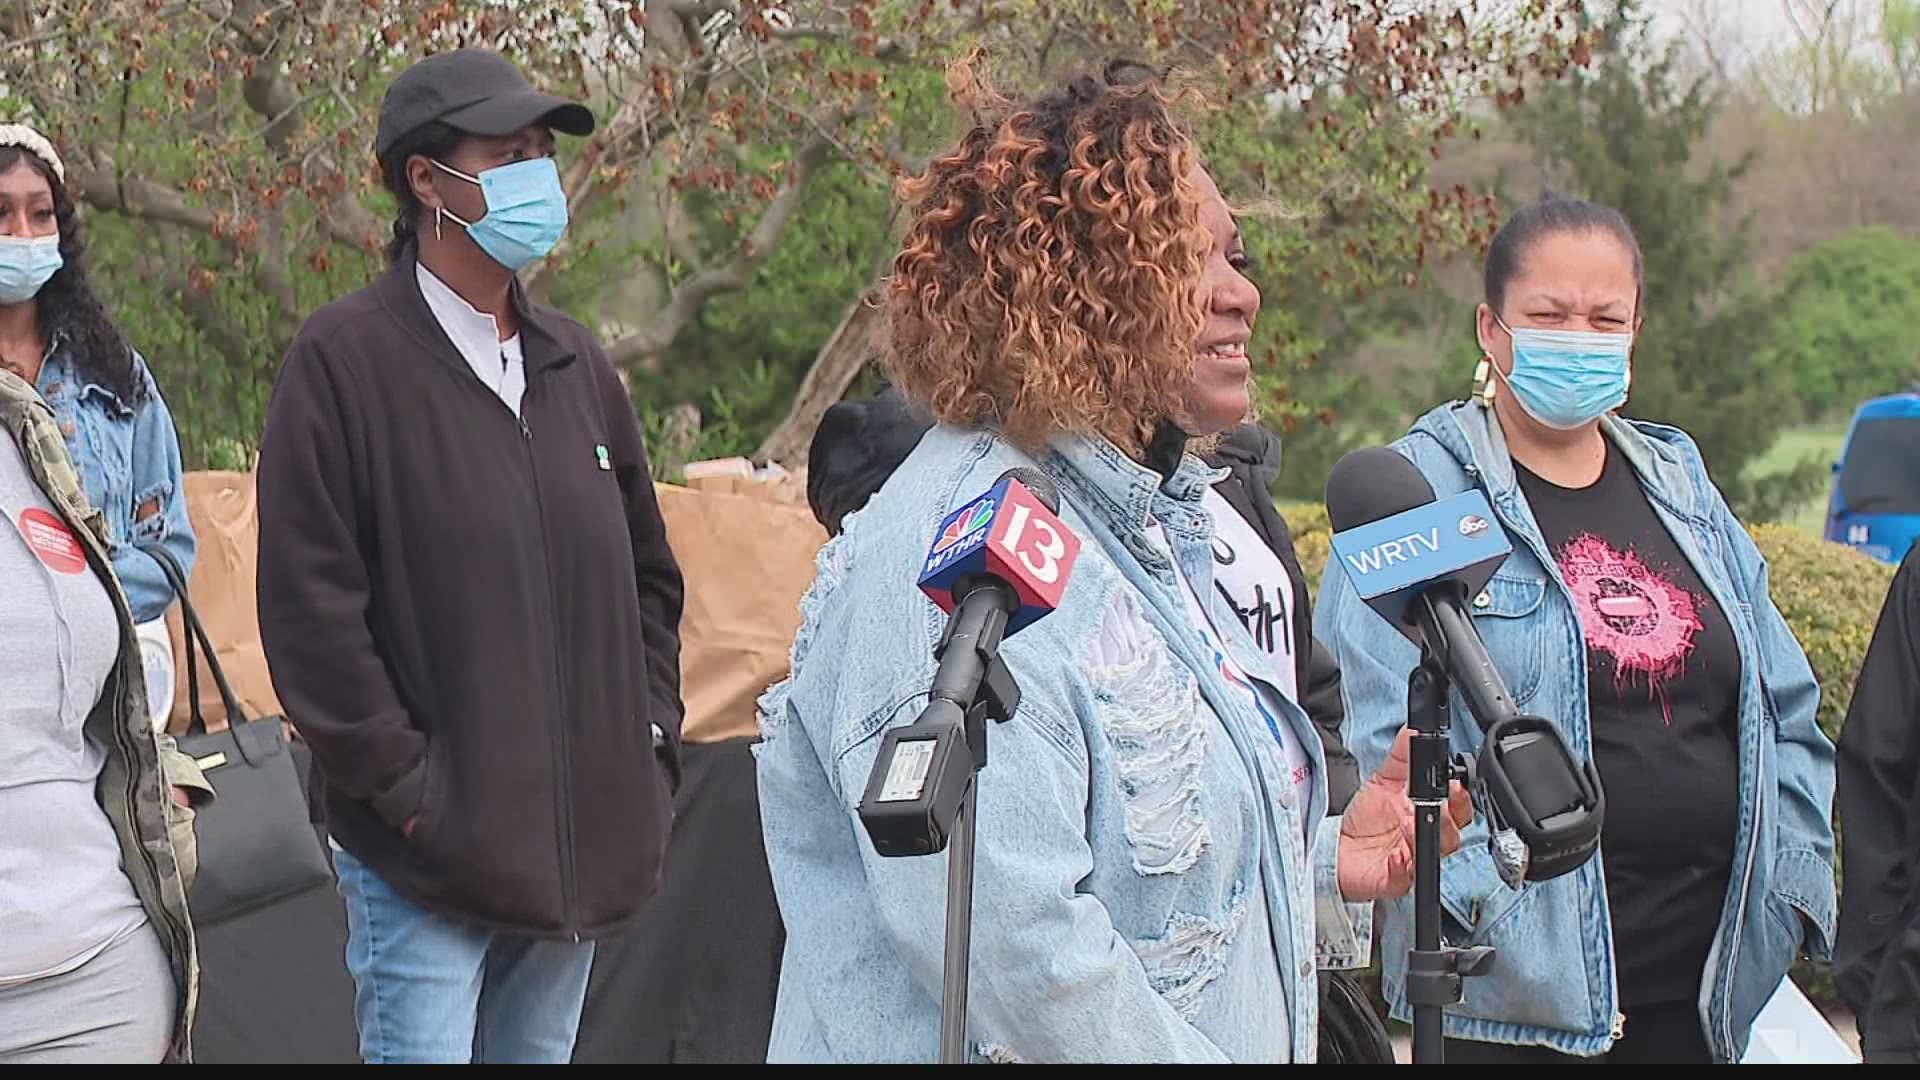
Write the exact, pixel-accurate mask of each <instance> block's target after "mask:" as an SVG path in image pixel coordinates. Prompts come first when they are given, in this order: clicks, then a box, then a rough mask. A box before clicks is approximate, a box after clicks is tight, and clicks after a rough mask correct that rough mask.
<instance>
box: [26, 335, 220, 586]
mask: <svg viewBox="0 0 1920 1080" xmlns="http://www.w3.org/2000/svg"><path fill="white" fill-rule="evenodd" d="M134 366H135V367H136V368H137V374H138V376H139V377H140V378H141V379H143V380H145V382H146V384H147V386H146V395H145V396H144V397H143V398H142V399H141V400H140V402H139V403H138V404H137V405H129V404H127V403H126V402H124V401H122V400H121V399H120V396H119V395H118V394H115V393H114V392H113V391H112V390H110V389H108V388H107V387H105V386H102V385H101V384H99V383H96V382H92V381H88V380H86V379H83V378H81V376H80V374H79V371H78V369H77V368H76V367H75V366H74V364H73V361H72V360H71V359H70V358H69V357H68V356H67V354H66V350H65V348H64V347H63V344H62V342H60V341H59V340H55V341H54V343H53V347H52V348H51V349H50V350H48V353H47V358H46V360H45V362H44V363H42V364H41V366H40V378H39V380H38V384H37V387H36V388H37V389H38V390H39V391H40V397H41V398H42V399H43V400H45V401H46V403H47V405H48V406H50V407H51V408H52V409H53V415H54V419H55V421H56V422H57V423H58V424H59V425H60V434H61V435H62V436H64V437H65V438H66V440H67V453H68V456H70V457H71V458H72V459H73V464H74V468H75V469H77V470H78V471H79V473H80V481H81V483H82V485H83V486H84V487H85V488H86V493H87V499H88V501H90V502H92V503H93V505H94V506H96V507H98V508H99V510H100V512H101V514H102V516H103V518H104V520H105V523H106V527H107V550H108V553H109V554H110V555H111V557H112V559H113V572H114V576H116V577H118V578H119V579H120V586H121V588H123V589H125V590H126V594H127V602H128V604H129V605H130V606H131V607H132V608H133V619H134V621H135V622H136V623H144V622H148V621H151V620H153V619H157V618H159V617H160V616H161V615H163V614H165V613H166V610H167V607H168V605H169V604H171V603H172V602H173V589H172V588H171V587H169V586H168V584H167V579H166V577H165V576H164V575H163V574H162V573H161V571H160V564H158V563H156V562H155V561H154V560H153V557H152V556H151V555H148V554H146V553H144V552H142V551H140V550H139V547H140V546H142V545H158V546H160V547H163V548H165V549H166V550H168V551H170V552H172V554H173V557H174V558H176V559H178V560H180V565H181V567H182V568H183V569H184V570H186V572H187V573H188V574H192V573H193V555H194V540H193V527H192V526H191V525H190V524H188V522H187V499H186V494H185V493H184V492H183V491H182V490H181V487H180V472H181V469H180V440H179V438H178V437H177V436H176V435H175V434H174V430H173V415H172V414H171V413H169V412H168V411H167V403H166V402H165V401H164V400H162V399H161V397H160V389H159V387H157V386H155V385H154V381H153V373H152V372H150V371H148V370H147V364H146V361H145V360H143V359H141V358H140V357H139V356H138V355H137V354H136V355H135V356H134ZM148 503H152V504H154V505H155V506H156V507H157V511H156V512H155V513H153V514H152V515H151V516H148V517H145V518H141V517H140V516H139V508H140V507H141V506H143V505H146V504H148Z"/></svg>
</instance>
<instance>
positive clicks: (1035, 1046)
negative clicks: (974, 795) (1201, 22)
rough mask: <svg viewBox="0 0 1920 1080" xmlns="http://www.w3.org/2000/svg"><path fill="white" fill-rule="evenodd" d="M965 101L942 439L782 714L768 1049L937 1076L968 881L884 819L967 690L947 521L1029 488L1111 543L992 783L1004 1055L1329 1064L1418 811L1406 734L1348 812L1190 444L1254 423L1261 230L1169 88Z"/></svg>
mask: <svg viewBox="0 0 1920 1080" xmlns="http://www.w3.org/2000/svg"><path fill="white" fill-rule="evenodd" d="M949 85H950V86H951V87H953V88H954V89H955V91H956V97H957V99H958V101H959V104H960V105H961V106H962V108H963V109H964V111H965V115H966V116H967V117H968V119H969V121H970V127H969V130H968V131H967V132H966V134H965V135H964V136H963V137H962V139H961V141H960V143H959V144H958V145H956V146H954V147H952V148H950V149H948V150H946V151H944V152H942V153H940V154H938V155H936V156H935V157H934V159H933V162H932V164H931V165H930V166H929V169H928V171H927V173H926V175H925V176H923V177H921V178H920V179H918V180H916V181H913V182H911V183H909V184H908V185H907V187H906V192H905V193H906V196H907V201H908V208H907V209H908V218H909V220H910V225H909V228H908V233H907V237H906V241H905V244H904V247H903V249H902V251H901V253H900V255H899V256H898V258H897V259H896V260H895V263H894V274H893V277H892V279H891V285H890V292H889V296H888V316H889V320H890V342H889V349H888V353H889V359H888V367H889V370H890V373H891V375H892V376H893V380H894V383H895V385H896V386H897V387H898V388H899V389H900V391H901V393H902V395H903V397H905V398H906V399H907V400H908V401H909V402H911V403H913V404H915V405H917V406H919V407H921V408H924V409H925V410H926V411H927V412H928V413H930V414H931V415H932V416H933V417H934V418H935V419H936V420H937V421H939V423H938V425H937V426H936V427H934V428H933V430H932V431H930V432H928V433H927V434H926V436H925V437H924V438H923V439H921V441H920V443H919V444H918V446H917V447H916V448H915V449H914V451H913V453H912V454H910V455H909V456H908V457H907V459H906V460H905V461H904V462H903V463H902V464H901V465H900V466H899V468H898V469H897V470H896V471H895V472H894V473H893V475H892V476H891V477H890V478H889V479H888V480H887V482H886V484H885V486H884V487H883V488H882V489H881V490H880V491H879V492H878V493H877V494H876V495H874V496H873V498H872V500H871V501H870V502H868V504H867V505H866V506H865V507H864V508H863V509H862V510H860V511H858V512H857V513H854V514H852V515H849V516H848V517H847V519H846V522H845V531H844V532H843V533H842V534H841V535H840V536H839V537H838V538H836V539H835V540H833V541H832V542H830V543H829V545H828V546H827V548H826V549H825V550H824V551H823V552H822V554H821V556H820V560H819V572H818V576H817V580H816V582H815V585H814V587H813V589H812V590H811V591H810V592H809V593H808V594H807V596H806V598H805V600H804V601H803V602H802V612H803V616H804V619H803V623H802V626H801V629H800V631H799V634H798V636H797V638H796V640H795V642H794V649H793V674H792V677H791V678H790V679H789V680H788V681H787V682H785V683H783V684H781V685H778V686H776V687H774V688H773V689H772V690H770V691H769V692H768V694H767V695H766V697H765V698H764V699H763V700H762V702H761V732H762V742H761V744H760V746H759V747H758V751H757V753H758V776H759V784H760V796H761V819H762V822H763V828H764V831H765V836H766V845H767V856H768V863H769V867H770V869H771V871H772V876H773V881H774V888H775V892H776V894H777V895H778V898H779V901H780V907H781V913H782V916H783V918H784V920H785V923H786V927H787V934H788V937H787V945H786V952H785V956H784V958H783V962H782V966H781V972H780V989H779V994H778V1000H777V1004H776V1007H775V1017H774V1024H773V1033H772V1037H771V1045H770V1048H769V1057H770V1059H772V1060H775V1061H812V1062H824V1061H835V1062H847V1061H927V1060H931V1059H932V1058H933V1057H934V1054H935V1050H936V1048H937V1046H938V1045H939V1018H940V986H941V944H942V927H943V918H942V914H943V910H944V901H943V895H944V881H945V877H946V860H945V859H944V858H939V857H929V858H880V857H878V856H877V855H876V854H875V853H874V850H873V847H872V845H871V844H870V843H869V842H868V839H867V836H866V834H865V832H864V830H863V829H862V828H861V825H860V823H859V821H858V819H857V814H856V808H857V807H858V805H859V802H860V799H861V795H862V792H863V789H864V787H865V785H866V782H867V777H868V773H869V771H870V770H871V769H872V767H873V763H874V759H875V756H876V751H877V749H878V747H879V745H880V743H881V740H882V737H883V735H884V734H885V732H886V731H887V730H888V729H889V728H892V727H897V726H901V725H904V724H906V723H908V722H910V721H911V720H912V719H913V717H914V715H915V714H916V713H917V712H918V711H919V708H920V707H921V705H922V704H923V703H924V698H925V694H926V690H927V686H928V682H929V679H930V678H931V676H932V674H933V667H934V664H933V648H934V645H935V643H936V642H937V641H938V639H939V636H940V632H941V627H942V625H943V623H944V621H945V618H944V616H942V615H941V613H940V612H939V610H938V609H936V608H935V607H934V606H933V605H932V604H931V603H929V602H928V601H927V600H926V598H925V597H923V596H922V595H920V593H919V592H918V590H916V589H915V588H914V585H913V583H914V581H915V579H916V578H917V577H918V575H919V571H920V568H921V565H922V563H923V561H924V559H925V557H926V553H927V550H928V548H929V547H930V546H931V545H932V543H933V541H934V536H935V532H936V530H937V529H938V527H939V525H940V522H941V520H942V518H943V517H945V516H946V515H947V514H948V513H949V512H950V511H951V510H953V509H956V508H958V507H959V506H961V505H963V504H965V503H966V502H967V501H969V500H971V499H972V498H973V497H974V496H976V495H978V494H979V493H980V492H982V491H984V490H986V489H987V488H988V487H989V486H991V485H992V484H993V482H994V480H995V479H996V478H997V477H999V476H1000V475H1001V474H1002V473H1004V472H1005V471H1006V470H1008V469H1009V468H1014V467H1022V466H1024V467H1029V468H1038V469H1041V470H1044V471H1045V472H1046V473H1047V474H1048V475H1049V476H1050V477H1051V478H1052V479H1053V480H1054V481H1055V483H1056V484H1057V485H1058V486H1059V489H1060V492H1061V517H1062V518H1063V519H1064V521H1065V523H1066V524H1067V525H1068V526H1069V527H1070V528H1072V529H1073V531H1074V532H1075V533H1077V534H1078V535H1079V537H1080V538H1081V541H1082V544H1083V546H1082V548H1081V552H1080V556H1079V560H1078V562H1077V563H1076V564H1075V566H1074V568H1073V574H1072V577H1071V579H1070V581H1069V582H1068V584H1067V586H1066V592H1065V595H1064V597H1063V599H1062V600H1061V603H1060V605H1059V607H1058V608H1057V610H1055V611H1054V612H1053V613H1052V614H1051V615H1050V616H1049V617H1048V618H1046V619H1044V620H1042V621H1040V622H1038V623H1036V624H1035V625H1033V626H1032V627H1030V628H1028V629H1026V630H1024V631H1022V632H1021V633H1020V634H1019V635H1018V636H1017V637H1012V638H1009V639H1008V640H1007V642H1006V644H1005V646H1004V647H1003V649H1002V655H1003V656H1004V658H1005V659H1006V661H1007V663H1008V665H1009V667H1010V668H1011V669H1012V671H1013V673H1014V674H1015V676H1016V677H1017V679H1018V680H1019V683H1020V689H1021V692H1022V696H1021V699H1020V705H1019V709H1018V712H1017V715H1015V716H1014V718H1013V719H1012V721H1011V722H1010V723H1006V724H1000V725H995V727H994V730H993V732H992V736H991V738H992V744H991V755H990V761H989V763H988V764H987V766H986V768H985V770H984V771H983V772H982V773H981V774H980V778H979V785H980V787H979V806H978V815H979V817H978V829H979V847H978V863H977V878H976V883H975V896H976V898H977V900H976V904H975V907H974V925H973V938H972V963H971V966H970V970H971V972H972V987H971V998H970V1005H971V1008H970V1010H969V1024H968V1042H969V1046H970V1048H971V1052H972V1054H973V1055H974V1057H975V1058H977V1059H979V1060H987V1061H1032V1062H1055V1061H1072V1062H1082V1061H1120V1062H1135V1061H1171V1062H1225V1061H1265V1062H1287V1061H1295V1062H1310V1061H1312V1060H1313V1056H1314V1053H1315V1048H1316V1041H1317V1024H1316V1008H1317V1001H1316V997H1317V995H1316V992H1315V990H1316V982H1315V972H1316V970H1317V969H1318V968H1319V967H1321V966H1327V967H1334V966H1353V965H1360V964H1364V963H1365V958H1366V950H1367V942H1368V937H1369V923H1370V918H1369V916H1368V908H1367V907H1366V906H1365V902H1367V901H1371V900H1373V899H1374V898H1376V897H1380V896H1389V895H1398V894H1400V893H1403V892H1404V891H1405V890H1406V888H1407V885H1408V882H1409V880H1410V856H1411V852H1410V842H1409V839H1408V838H1409V837H1410V835H1411V821H1412V813H1411V807H1410V806H1409V805H1408V804H1407V802H1406V798H1405V783H1406V768H1407V767H1406V760H1405V750H1404V744H1402V747H1401V749H1400V750H1399V751H1398V752H1397V753H1396V754H1393V755H1382V757H1383V758H1387V759H1388V763H1387V765H1386V766H1385V767H1383V769H1382V770H1381V772H1380V774H1379V775H1377V776H1375V777H1374V778H1372V779H1371V780H1370V781H1369V782H1368V783H1366V784H1363V785H1362V788H1361V791H1360V792H1359V794H1357V795H1356V796H1355V797H1354V800H1353V803H1352V804H1351V805H1350V806H1349V807H1348V809H1347V812H1346V813H1345V814H1344V815H1343V816H1342V817H1340V818H1333V819H1328V818H1327V817H1326V812H1325V811H1326V801H1327V788H1326V783H1325V775H1324V774H1325V768H1324V765H1323V759H1322V754H1321V748H1320V741H1319V738H1318V737H1317V736H1316V735H1315V734H1314V728H1313V725H1312V724H1311V723H1310V722H1309V721H1308V719H1307V717H1306V714H1305V713H1304V712H1302V711H1301V709H1300V707H1299V705H1298V704H1297V703H1296V702H1295V701H1293V700H1290V699H1288V698H1287V697H1286V696H1285V695H1284V694H1281V693H1278V692H1276V691H1275V690H1274V689H1273V684H1274V683H1276V682H1278V681H1279V680H1278V679H1277V678H1276V676H1275V673H1274V672H1273V671H1272V669H1271V666H1270V665H1267V664H1266V663H1265V655H1266V654H1264V653H1262V652H1259V651H1257V649H1256V646H1255V645H1254V643H1253V641H1252V640H1251V638H1249V637H1248V635H1247V632H1246V629H1245V626H1244V625H1243V624H1242V623H1241V622H1240V620H1239V618H1238V617H1237V614H1236V613H1235V612H1234V611H1233V609H1232V607H1231V605H1230V604H1229V603H1228V602H1227V601H1226V600H1224V599H1221V598H1220V597H1219V595H1218V594H1217V592H1216V591H1215V590H1214V589H1213V588H1212V584H1211V573H1212V566H1213V554H1212V548H1211V544H1210V541H1211V525H1210V519H1209V515H1208V512H1207V510H1206V508H1205V506H1204V505H1203V503H1202V500H1203V498H1204V495H1205V493H1206V492H1207V491H1208V489H1209V488H1210V487H1211V485H1212V484H1213V483H1214V482H1215V481H1217V480H1218V479H1220V475H1221V474H1220V473H1218V472H1216V471H1215V470H1213V469H1210V468H1208V467H1207V466H1206V465H1205V464H1203V463H1202V462H1201V460H1200V459H1199V458H1198V457H1195V456H1192V455H1190V454H1187V453H1185V452H1184V451H1185V450H1186V448H1187V445H1188V441H1189V436H1188V434H1187V433H1189V432H1191V433H1196V434H1200V435H1208V434H1217V433H1219V432H1223V431H1226V430H1227V429H1229V428H1231V427H1233V426H1234V425H1235V424H1236V423H1238V422H1239V421H1240V420H1241V419H1242V418H1243V417H1244V416H1245V415H1246V413H1247V409H1248V390H1247V379H1248V365H1247V358H1246V348H1245V346H1246V342H1247V339H1248V336H1249V334H1250V331H1251V325H1252V321H1253V318H1254V316H1255V314H1256V312H1257V309H1258V307H1259V293H1258V291H1257V290H1256V289H1255V288H1254V287H1253V285H1252V283H1251V282H1249V281H1248V280H1247V278H1246V277H1245V273H1246V270H1247V259H1246V256H1245V253H1244V249H1243V247H1242V246H1241V243H1240V238H1239V236H1238V233H1237V231H1236V230H1235V228H1234V225H1233V219H1232V217H1231V215H1230V214H1229V212H1228V211H1227V208H1226V204H1225V203H1224V202H1223V201H1222V200H1221V198H1220V196H1219V193H1218V192H1217V191H1216V190H1215V188H1214V185H1213V181H1212V180H1211V179H1210V178H1209V177H1208V176H1207V174H1206V172H1205V171H1204V170H1203V169H1202V168H1201V167H1200V165H1199V163H1198V160H1197V158H1196V155H1195V152H1194V150H1193V148H1192V146H1191V144H1190V143H1189V141H1188V139H1187V137H1186V135H1185V133H1184V130H1183V128H1182V127H1180V126H1179V124H1178V123H1177V122H1176V121H1175V119H1174V118H1173V116H1172V115H1171V114H1170V112H1169V97H1168V95H1167V93H1166V91H1165V90H1164V89H1163V86H1162V84H1161V82H1160V80H1159V78H1158V77H1157V75H1155V74H1154V73H1152V72H1149V71H1146V70H1145V69H1141V68H1138V67H1134V66H1129V65H1111V66H1109V68H1108V69H1107V71H1106V72H1105V74H1104V77H1089V78H1084V79H1080V80H1077V81H1075V82H1073V83H1071V84H1069V85H1068V86H1067V88H1066V89H1064V90H1062V91H1060V92H1058V93H1055V94H1053V95H1050V96H1048V97H1045V98H1042V99H1040V100H1038V101H1035V102H1031V103H1026V104H1023V105H1015V104H1013V103H1010V102H1007V101H1005V100H1003V99H1000V98H998V97H996V96H994V95H993V94H992V93H991V92H990V91H988V90H987V89H986V88H985V87H984V86H983V85H982V84H981V83H980V82H979V81H978V80H977V79H976V78H975V77H974V74H973V70H972V67H971V65H970V64H965V63H963V64H961V65H960V66H958V67H957V68H955V69H954V71H952V72H951V73H950V75H949ZM1461 794H1462V795H1463V796H1464V793H1461ZM1453 810H1454V814H1453V815H1452V816H1451V819H1450V823H1457V822H1458V821H1460V820H1462V819H1464V817H1465V816H1466V814H1467V813H1468V807H1467V804H1466V802H1465V800H1464V798H1460V799H1457V800H1456V802H1455V805H1454V807H1453ZM1456 835H1457V830H1456ZM1343 900H1344V901H1349V902H1357V903H1358V904H1359V905H1360V906H1357V907H1356V906H1351V905H1349V904H1343V903H1342V901H1343Z"/></svg>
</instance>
